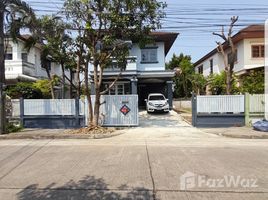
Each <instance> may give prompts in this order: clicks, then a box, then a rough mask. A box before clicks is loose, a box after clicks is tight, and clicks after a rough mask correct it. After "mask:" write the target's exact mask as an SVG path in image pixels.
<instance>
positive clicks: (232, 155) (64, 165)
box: [0, 112, 268, 200]
mask: <svg viewBox="0 0 268 200" xmlns="http://www.w3.org/2000/svg"><path fill="white" fill-rule="evenodd" d="M140 115H141V117H140V122H141V125H142V126H141V127H137V128H130V129H128V130H123V133H124V134H121V135H119V136H116V137H112V138H106V139H98V140H74V139H69V140H0V152H1V154H0V199H5V200H6V199H7V200H9V199H12V200H29V199H31V200H36V199H37V200H95V199H102V200H110V199H114V200H123V199H129V200H132V199H133V200H134V199H135V200H136V199H139V200H147V199H152V200H155V199H158V200H170V199H171V200H172V199H182V200H184V199H185V200H201V199H202V200H207V199H211V200H212V199H217V200H229V199H234V200H235V199H237V200H240V199H243V200H252V199H254V200H266V199H267V198H268V177H267V174H268V167H267V166H268V159H267V158H268V141H267V140H242V139H232V138H224V137H220V136H215V135H210V134H206V133H204V132H202V131H200V130H198V129H196V128H193V127H191V126H190V125H188V124H187V123H185V122H184V121H182V120H181V118H180V116H179V115H177V114H176V113H173V112H171V113H170V114H168V115H147V114H146V113H144V112H141V113H140ZM166 121H168V122H166ZM121 131H122V130H121ZM186 172H188V173H187V174H188V175H189V173H190V175H191V177H190V178H193V175H192V173H194V175H195V176H194V178H195V179H194V180H195V181H197V180H198V179H197V177H201V178H202V180H218V179H223V178H224V176H233V177H240V178H242V179H243V180H244V179H245V180H248V179H250V180H251V179H252V180H257V187H242V186H241V185H239V184H238V185H236V186H234V185H231V186H230V187H227V186H226V185H225V187H216V186H214V187H209V186H211V185H208V186H207V185H206V184H201V185H200V187H199V186H198V185H194V186H195V187H193V188H186V189H185V188H182V187H181V186H182V183H183V179H182V177H184V176H183V175H185V173H186ZM187 174H186V175H187ZM185 180H186V179H185ZM187 180H188V179H187ZM187 180H186V181H187ZM189 180H190V179H189ZM191 180H192V179H191ZM187 183H188V181H187ZM194 183H196V182H192V184H194ZM202 183H203V182H202ZM212 186H213V185H212Z"/></svg>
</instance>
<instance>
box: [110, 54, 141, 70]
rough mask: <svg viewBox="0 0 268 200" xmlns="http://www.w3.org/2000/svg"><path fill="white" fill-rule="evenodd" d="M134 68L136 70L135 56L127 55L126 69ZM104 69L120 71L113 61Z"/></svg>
mask: <svg viewBox="0 0 268 200" xmlns="http://www.w3.org/2000/svg"><path fill="white" fill-rule="evenodd" d="M136 70H137V56H129V57H128V62H127V66H126V71H136ZM105 71H120V69H119V67H118V66H117V63H116V61H115V62H114V63H113V64H112V65H111V66H110V67H108V68H106V69H105Z"/></svg>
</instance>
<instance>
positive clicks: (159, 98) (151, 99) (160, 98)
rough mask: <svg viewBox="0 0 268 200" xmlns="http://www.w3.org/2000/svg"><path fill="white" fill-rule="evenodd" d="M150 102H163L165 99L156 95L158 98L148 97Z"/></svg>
mask: <svg viewBox="0 0 268 200" xmlns="http://www.w3.org/2000/svg"><path fill="white" fill-rule="evenodd" d="M149 100H150V101H157V100H165V97H164V96H162V95H158V96H150V97H149Z"/></svg>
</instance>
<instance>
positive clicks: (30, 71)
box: [5, 35, 69, 97]
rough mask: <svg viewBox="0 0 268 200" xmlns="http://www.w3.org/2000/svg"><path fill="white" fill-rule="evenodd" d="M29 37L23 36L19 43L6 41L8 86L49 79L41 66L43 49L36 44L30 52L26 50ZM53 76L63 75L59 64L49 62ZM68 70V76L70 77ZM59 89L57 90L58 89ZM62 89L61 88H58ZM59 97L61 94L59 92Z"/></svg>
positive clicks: (6, 76)
mask: <svg viewBox="0 0 268 200" xmlns="http://www.w3.org/2000/svg"><path fill="white" fill-rule="evenodd" d="M28 37H29V36H28V35H22V36H20V37H19V38H18V41H16V42H13V41H12V40H11V39H8V40H6V45H5V52H6V55H5V78H6V83H7V85H14V84H16V83H17V82H24V81H25V82H34V81H37V80H39V79H47V78H48V77H47V73H46V70H45V69H44V68H43V67H42V65H41V48H42V46H41V45H40V44H36V45H35V46H33V47H31V49H30V50H29V51H28V50H27V49H25V41H26V40H27V38H28ZM48 62H49V64H50V65H51V66H50V73H51V75H54V74H55V75H58V76H61V75H62V71H61V67H60V65H59V64H57V63H54V62H51V61H48ZM68 74H69V73H68V70H67V75H68ZM56 89H57V88H56ZM58 89H61V88H58ZM57 93H58V94H57V96H58V97H59V95H60V94H61V92H60V91H59V90H57Z"/></svg>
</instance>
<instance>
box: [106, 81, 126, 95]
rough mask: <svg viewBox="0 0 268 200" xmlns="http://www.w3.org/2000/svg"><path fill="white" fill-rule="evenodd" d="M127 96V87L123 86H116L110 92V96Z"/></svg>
mask: <svg viewBox="0 0 268 200" xmlns="http://www.w3.org/2000/svg"><path fill="white" fill-rule="evenodd" d="M124 94H125V85H124V84H123V83H122V84H119V83H118V84H115V85H114V86H113V87H112V88H111V89H110V90H109V95H124Z"/></svg>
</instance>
